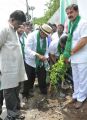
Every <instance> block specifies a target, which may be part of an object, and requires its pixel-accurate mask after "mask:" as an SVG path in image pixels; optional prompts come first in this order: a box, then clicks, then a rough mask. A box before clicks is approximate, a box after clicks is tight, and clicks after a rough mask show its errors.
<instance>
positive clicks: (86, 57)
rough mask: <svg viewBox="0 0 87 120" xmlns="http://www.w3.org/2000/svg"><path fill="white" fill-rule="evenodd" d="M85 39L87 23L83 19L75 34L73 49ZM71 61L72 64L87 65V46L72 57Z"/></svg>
mask: <svg viewBox="0 0 87 120" xmlns="http://www.w3.org/2000/svg"><path fill="white" fill-rule="evenodd" d="M83 37H87V21H85V20H84V19H82V18H81V20H80V21H79V23H78V26H77V28H76V30H75V31H74V33H73V38H72V48H74V47H75V46H76V44H77V43H78V42H79V41H80V39H81V38H83ZM70 60H71V63H87V44H86V45H85V46H84V47H83V48H81V49H80V50H79V51H78V52H76V53H75V54H74V55H72V56H71V57H70Z"/></svg>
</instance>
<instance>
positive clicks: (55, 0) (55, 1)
mask: <svg viewBox="0 0 87 120" xmlns="http://www.w3.org/2000/svg"><path fill="white" fill-rule="evenodd" d="M59 5H60V0H50V2H47V3H46V4H45V6H46V7H47V10H46V11H45V13H44V16H43V17H41V18H35V19H34V24H39V25H41V24H43V23H47V21H48V20H49V18H50V17H51V16H52V15H53V14H54V13H55V12H56V10H57V9H58V8H59Z"/></svg>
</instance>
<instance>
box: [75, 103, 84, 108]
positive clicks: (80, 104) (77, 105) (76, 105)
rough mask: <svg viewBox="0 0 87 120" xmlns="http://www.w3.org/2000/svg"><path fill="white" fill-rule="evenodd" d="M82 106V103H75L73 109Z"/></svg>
mask: <svg viewBox="0 0 87 120" xmlns="http://www.w3.org/2000/svg"><path fill="white" fill-rule="evenodd" d="M82 105H83V102H79V101H77V102H76V104H75V108H76V109H79V108H81V107H82Z"/></svg>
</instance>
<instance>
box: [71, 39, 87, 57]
mask: <svg viewBox="0 0 87 120" xmlns="http://www.w3.org/2000/svg"><path fill="white" fill-rule="evenodd" d="M86 44H87V38H83V39H81V40H80V41H79V42H78V43H77V45H76V46H75V47H74V48H73V49H72V50H71V55H73V54H75V53H76V52H78V51H79V50H80V49H81V48H83V47H84V46H85V45H86Z"/></svg>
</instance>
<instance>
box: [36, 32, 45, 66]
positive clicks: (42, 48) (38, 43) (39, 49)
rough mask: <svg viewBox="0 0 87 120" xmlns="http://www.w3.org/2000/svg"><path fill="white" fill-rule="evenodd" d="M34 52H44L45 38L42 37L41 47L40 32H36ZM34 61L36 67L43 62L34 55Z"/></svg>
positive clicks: (42, 53)
mask: <svg viewBox="0 0 87 120" xmlns="http://www.w3.org/2000/svg"><path fill="white" fill-rule="evenodd" d="M36 52H37V53H39V54H41V55H44V54H45V52H46V38H44V39H43V44H42V47H41V45H40V32H38V33H37V47H36ZM35 62H36V68H37V67H41V66H42V64H43V62H42V61H41V60H40V59H39V58H38V57H36V59H35Z"/></svg>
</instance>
